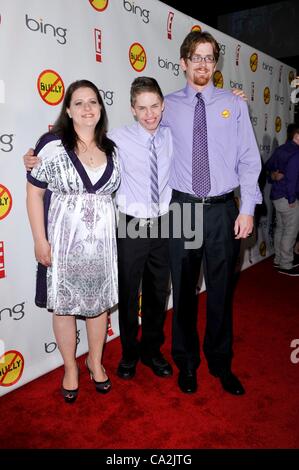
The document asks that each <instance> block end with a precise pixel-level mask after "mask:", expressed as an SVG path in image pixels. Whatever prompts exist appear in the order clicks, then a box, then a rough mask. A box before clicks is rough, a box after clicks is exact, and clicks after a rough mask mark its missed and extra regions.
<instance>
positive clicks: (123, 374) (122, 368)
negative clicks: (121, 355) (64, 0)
mask: <svg viewBox="0 0 299 470" xmlns="http://www.w3.org/2000/svg"><path fill="white" fill-rule="evenodd" d="M137 362H138V360H137V359H131V360H127V359H122V360H121V361H120V363H119V364H118V368H117V375H118V377H120V378H121V379H132V378H133V377H134V376H135V374H136V366H137Z"/></svg>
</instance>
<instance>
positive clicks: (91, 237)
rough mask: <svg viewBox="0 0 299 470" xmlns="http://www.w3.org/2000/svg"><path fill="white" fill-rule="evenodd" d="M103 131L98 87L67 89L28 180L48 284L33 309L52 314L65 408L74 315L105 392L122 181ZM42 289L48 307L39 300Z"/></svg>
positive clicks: (73, 392)
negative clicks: (117, 196) (81, 322)
mask: <svg viewBox="0 0 299 470" xmlns="http://www.w3.org/2000/svg"><path fill="white" fill-rule="evenodd" d="M107 124H108V120H107V114H106V111H105V107H104V103H103V101H102V99H101V96H100V93H99V91H98V89H97V87H96V86H95V85H94V84H93V83H92V82H89V81H88V80H80V81H76V82H74V83H72V84H71V85H70V86H69V88H68V89H67V91H66V94H65V98H64V101H63V105H62V110H61V113H60V115H59V117H58V119H57V121H56V122H55V124H54V126H53V128H52V129H51V132H49V133H47V134H45V135H43V136H42V137H41V138H40V140H39V142H38V145H37V148H36V150H35V152H36V154H37V155H38V156H39V157H40V162H39V164H38V165H37V166H36V167H35V168H34V169H33V170H32V172H31V173H28V177H27V179H28V183H27V210H28V215H29V220H30V225H31V229H32V234H33V239H34V246H35V256H36V259H37V261H38V262H39V263H40V265H39V267H40V269H39V272H38V274H39V273H42V270H45V269H46V268H44V267H47V278H46V283H43V282H42V280H41V279H40V278H39V277H38V279H37V296H36V303H37V305H39V306H44V307H47V308H48V310H50V311H53V329H54V334H55V338H56V341H57V345H58V347H59V350H60V352H61V355H62V358H63V362H64V368H65V374H64V378H63V382H62V395H63V397H64V399H65V401H66V402H68V403H72V402H74V401H75V400H76V398H77V395H78V389H79V385H78V378H79V377H78V367H77V363H76V356H75V352H76V316H77V315H80V316H82V317H85V318H86V329H87V338H88V346H89V353H88V357H87V359H86V366H87V368H88V370H89V373H90V376H91V378H92V380H93V381H94V384H95V386H96V390H97V391H98V392H101V393H107V392H108V391H109V390H110V389H111V382H110V380H109V378H108V376H107V375H106V372H105V369H104V367H103V366H102V351H103V345H104V342H105V337H106V331H107V311H108V310H109V308H111V307H112V306H113V305H115V304H116V303H117V302H118V285H117V254H116V241H115V211H114V204H113V201H112V196H111V195H112V193H113V192H114V191H115V190H116V189H117V187H118V184H119V178H120V176H119V166H118V163H117V159H116V148H115V144H114V143H113V142H112V141H111V140H110V139H109V138H108V137H107V135H106V132H107ZM46 189H47V194H46V197H45V198H44V196H45V191H46ZM48 190H50V191H51V192H50V193H49V191H48ZM49 194H50V196H49ZM44 220H45V221H46V223H45V224H44ZM41 265H42V266H41ZM41 268H42V269H41ZM44 286H46V288H47V292H46V302H44V300H43V299H42V298H41V294H42V292H41V289H42V288H43V287H44Z"/></svg>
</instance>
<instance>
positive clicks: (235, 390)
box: [210, 370, 245, 395]
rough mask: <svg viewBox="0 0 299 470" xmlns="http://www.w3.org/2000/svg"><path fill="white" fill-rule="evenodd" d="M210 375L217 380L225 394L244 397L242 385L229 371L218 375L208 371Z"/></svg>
mask: <svg viewBox="0 0 299 470" xmlns="http://www.w3.org/2000/svg"><path fill="white" fill-rule="evenodd" d="M210 373H211V374H212V375H213V376H214V377H217V378H219V380H220V382H221V385H222V387H223V389H224V390H225V391H226V392H228V393H231V394H232V395H244V393H245V389H244V387H243V385H242V384H241V382H240V380H239V379H238V377H236V376H235V375H234V374H233V373H232V371H231V370H229V371H225V372H218V373H217V372H212V371H210Z"/></svg>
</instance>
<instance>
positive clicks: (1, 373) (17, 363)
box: [0, 350, 24, 387]
mask: <svg viewBox="0 0 299 470" xmlns="http://www.w3.org/2000/svg"><path fill="white" fill-rule="evenodd" d="M23 370H24V358H23V356H22V354H21V353H20V352H19V351H15V350H11V351H7V352H6V353H4V354H3V355H2V356H1V357H0V386H2V387H11V386H12V385H14V384H15V383H17V382H18V381H19V380H20V378H21V376H22V374H23Z"/></svg>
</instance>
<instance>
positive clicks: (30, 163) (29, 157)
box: [23, 148, 39, 171]
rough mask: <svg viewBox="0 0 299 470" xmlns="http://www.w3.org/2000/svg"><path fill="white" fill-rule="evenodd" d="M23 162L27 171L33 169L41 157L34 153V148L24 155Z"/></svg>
mask: <svg viewBox="0 0 299 470" xmlns="http://www.w3.org/2000/svg"><path fill="white" fill-rule="evenodd" d="M23 162H24V165H25V168H26V170H27V171H31V170H32V168H34V167H35V166H36V165H37V164H38V163H39V158H38V157H36V156H35V155H34V150H33V149H32V148H31V149H29V150H27V152H26V153H25V155H23Z"/></svg>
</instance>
